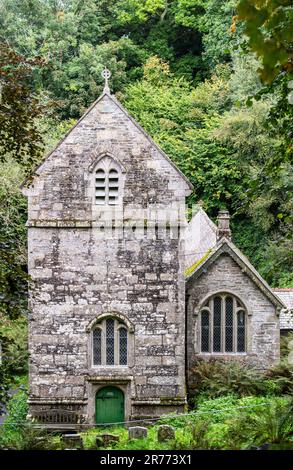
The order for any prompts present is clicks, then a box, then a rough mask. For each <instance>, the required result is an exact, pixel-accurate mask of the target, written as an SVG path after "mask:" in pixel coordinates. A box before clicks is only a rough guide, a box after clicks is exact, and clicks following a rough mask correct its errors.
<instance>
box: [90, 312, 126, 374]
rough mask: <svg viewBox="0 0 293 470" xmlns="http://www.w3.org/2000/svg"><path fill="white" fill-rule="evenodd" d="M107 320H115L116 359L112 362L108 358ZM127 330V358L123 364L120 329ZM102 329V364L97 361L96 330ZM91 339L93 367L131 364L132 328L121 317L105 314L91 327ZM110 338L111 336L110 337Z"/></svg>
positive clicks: (114, 350)
mask: <svg viewBox="0 0 293 470" xmlns="http://www.w3.org/2000/svg"><path fill="white" fill-rule="evenodd" d="M107 320H113V322H114V335H113V336H114V348H113V353H114V361H113V363H110V362H111V361H109V358H107ZM122 329H123V330H125V331H126V332H127V335H126V338H127V339H126V342H127V360H126V361H123V362H126V363H123V364H121V362H122V361H121V358H120V354H121V348H120V331H121V330H122ZM97 330H100V331H101V361H100V364H99V363H97V362H96V361H95V349H94V348H95V331H97ZM90 332H91V341H90V356H91V366H92V367H128V366H129V365H130V344H131V340H130V333H132V330H130V328H129V326H128V325H127V324H126V323H125V322H124V321H123V320H121V319H120V318H117V317H115V316H112V315H109V316H103V317H102V318H101V319H100V320H98V321H97V322H95V323H94V325H92V327H91V330H90ZM108 338H109V337H108Z"/></svg>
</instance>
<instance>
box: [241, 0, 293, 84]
mask: <svg viewBox="0 0 293 470" xmlns="http://www.w3.org/2000/svg"><path fill="white" fill-rule="evenodd" d="M237 10H238V18H239V19H240V20H243V21H244V23H245V28H244V33H245V34H246V35H247V36H248V37H249V41H248V44H249V46H250V47H251V49H252V50H253V51H254V52H256V54H258V56H259V57H261V59H262V70H261V75H262V79H263V80H264V81H268V82H270V81H272V80H273V78H275V77H276V75H277V74H278V73H279V71H280V70H287V71H288V70H290V71H293V64H292V49H291V47H292V41H293V33H292V19H293V14H292V4H291V2H290V0H278V1H277V2H276V1H274V0H268V1H265V2H264V1H260V0H240V1H239V3H238V6H237ZM290 43H291V46H290Z"/></svg>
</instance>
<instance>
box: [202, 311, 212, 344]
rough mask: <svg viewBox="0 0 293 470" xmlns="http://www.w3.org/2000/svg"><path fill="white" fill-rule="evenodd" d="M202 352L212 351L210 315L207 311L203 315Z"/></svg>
mask: <svg viewBox="0 0 293 470" xmlns="http://www.w3.org/2000/svg"><path fill="white" fill-rule="evenodd" d="M201 350H202V351H203V352H209V351H210V314H209V312H206V311H203V312H202V314H201Z"/></svg>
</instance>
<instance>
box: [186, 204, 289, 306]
mask: <svg viewBox="0 0 293 470" xmlns="http://www.w3.org/2000/svg"><path fill="white" fill-rule="evenodd" d="M192 230H194V234H192ZM216 231H217V227H216V225H215V224H214V223H213V222H212V221H211V220H210V219H209V217H208V215H207V214H206V213H205V212H204V210H203V209H202V208H200V209H199V210H198V211H197V213H196V214H195V215H194V216H193V217H192V219H191V221H190V222H189V224H188V227H187V235H186V242H185V250H186V253H185V254H186V268H185V276H186V282H187V283H189V282H190V281H191V280H192V279H195V278H197V277H199V276H200V275H201V274H202V273H203V272H205V271H206V270H207V269H208V268H209V266H210V265H211V264H212V263H213V262H214V261H216V259H218V258H219V256H221V254H223V253H227V254H229V256H231V257H232V258H233V259H234V261H235V262H236V263H237V264H238V265H239V266H240V267H241V269H242V271H243V272H245V273H246V274H247V275H248V276H249V277H250V278H251V279H252V281H253V282H254V283H255V284H257V286H258V287H259V289H260V290H261V291H262V292H263V293H264V295H266V296H267V297H268V298H269V299H270V301H271V302H272V303H273V304H274V305H276V307H277V308H279V309H284V308H285V305H284V303H283V301H282V299H281V298H280V297H279V296H277V295H276V294H275V293H274V292H273V290H272V289H271V287H270V286H269V285H268V284H267V282H266V281H265V280H264V279H263V278H262V277H261V275H260V274H259V273H258V272H257V270H256V269H255V268H254V267H253V266H252V264H251V263H250V261H249V260H248V258H247V257H246V256H245V255H244V254H243V253H242V252H241V251H240V250H239V249H238V248H237V246H235V245H234V243H232V242H231V241H230V240H227V239H226V238H222V239H221V240H219V241H218V242H217V238H216ZM205 237H206V238H205ZM192 253H194V254H192Z"/></svg>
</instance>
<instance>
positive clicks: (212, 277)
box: [187, 254, 280, 368]
mask: <svg viewBox="0 0 293 470" xmlns="http://www.w3.org/2000/svg"><path fill="white" fill-rule="evenodd" d="M219 292H228V293H231V294H234V295H235V296H237V297H238V298H239V299H240V300H241V301H242V303H243V304H244V306H245V307H246V309H247V313H248V315H247V353H246V354H244V353H236V354H229V353H225V354H224V355H221V354H220V353H217V354H211V353H210V354H209V353H201V352H200V344H199V315H198V314H199V310H200V308H201V305H202V302H203V301H204V300H205V299H207V298H208V297H209V296H210V295H213V294H215V293H219ZM279 344H280V330H279V318H278V316H277V315H276V307H275V306H274V305H273V304H272V303H271V301H270V300H269V299H268V298H267V297H266V296H265V295H264V294H263V293H262V291H261V290H260V289H259V288H258V286H257V285H256V284H255V283H254V282H253V281H252V280H251V278H250V277H249V276H248V275H247V274H245V273H244V272H243V271H242V270H241V268H240V267H239V265H238V264H237V263H236V262H235V261H234V260H233V259H232V258H231V257H230V256H229V255H228V254H222V255H221V256H219V258H218V259H216V260H215V261H214V263H213V264H211V265H210V266H209V268H208V270H207V271H204V272H203V273H202V274H201V275H200V276H199V277H197V278H196V279H192V278H191V279H190V280H189V282H188V284H187V361H188V367H190V366H191V365H192V364H193V362H194V360H195V359H197V358H205V359H208V358H211V357H217V358H221V356H222V357H224V358H225V359H229V358H230V359H233V360H240V361H243V362H246V363H250V364H254V365H256V366H258V367H260V368H265V367H268V366H269V365H271V364H273V363H275V362H276V361H278V359H279V354H280V348H279Z"/></svg>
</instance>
